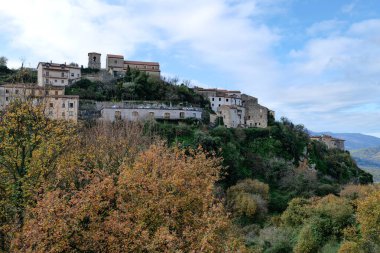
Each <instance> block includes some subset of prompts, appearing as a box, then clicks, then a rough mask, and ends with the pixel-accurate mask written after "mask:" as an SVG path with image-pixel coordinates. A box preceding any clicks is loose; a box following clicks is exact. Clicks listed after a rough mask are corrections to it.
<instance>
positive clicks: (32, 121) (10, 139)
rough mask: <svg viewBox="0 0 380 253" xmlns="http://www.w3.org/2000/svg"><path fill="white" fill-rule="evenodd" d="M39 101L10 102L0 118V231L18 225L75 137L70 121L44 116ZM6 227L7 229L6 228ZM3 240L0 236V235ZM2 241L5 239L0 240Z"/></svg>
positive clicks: (19, 225)
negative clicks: (60, 120) (54, 119)
mask: <svg viewBox="0 0 380 253" xmlns="http://www.w3.org/2000/svg"><path fill="white" fill-rule="evenodd" d="M43 109H44V108H43V105H40V106H34V105H33V104H32V102H31V101H26V102H21V101H15V102H12V103H11V104H10V105H9V106H8V107H7V108H6V111H5V113H4V114H3V115H2V117H1V121H0V192H1V194H0V206H1V209H0V232H1V233H2V234H3V235H5V234H6V233H7V232H9V229H8V228H9V225H11V227H13V228H16V229H17V228H21V227H22V226H23V223H24V213H25V209H26V207H27V206H29V205H32V204H34V203H35V201H36V195H37V194H38V193H39V192H40V191H41V190H43V188H42V186H43V184H44V182H46V181H47V180H48V179H49V177H51V176H52V173H53V172H54V171H55V168H56V166H57V160H58V157H60V155H62V154H63V153H64V151H65V150H66V149H67V147H68V145H67V144H68V143H69V142H70V140H71V138H73V137H75V135H74V128H73V125H72V124H71V123H69V122H59V121H53V120H50V119H48V118H47V117H46V116H45V115H44V110H43ZM7 229H8V230H7ZM0 237H1V239H3V240H4V236H0ZM2 244H3V245H5V244H6V243H5V241H3V242H2Z"/></svg>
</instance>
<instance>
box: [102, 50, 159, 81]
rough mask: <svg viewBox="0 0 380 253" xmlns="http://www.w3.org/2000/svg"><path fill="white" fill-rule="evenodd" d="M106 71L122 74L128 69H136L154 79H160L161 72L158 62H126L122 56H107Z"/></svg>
mask: <svg viewBox="0 0 380 253" xmlns="http://www.w3.org/2000/svg"><path fill="white" fill-rule="evenodd" d="M106 63H107V64H106V65H107V66H106V69H107V71H108V72H109V73H112V74H124V73H125V72H126V71H127V69H128V68H130V69H138V70H140V71H141V72H145V73H147V74H149V75H151V76H154V77H160V75H161V70H160V64H159V63H158V62H146V61H126V60H124V56H122V55H113V54H108V55H107V59H106Z"/></svg>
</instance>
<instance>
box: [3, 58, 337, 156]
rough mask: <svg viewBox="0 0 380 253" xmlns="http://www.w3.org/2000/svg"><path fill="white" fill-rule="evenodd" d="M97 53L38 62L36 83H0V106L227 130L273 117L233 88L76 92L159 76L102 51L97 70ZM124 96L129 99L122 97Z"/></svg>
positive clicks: (155, 68) (329, 141)
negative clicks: (23, 104)
mask: <svg viewBox="0 0 380 253" xmlns="http://www.w3.org/2000/svg"><path fill="white" fill-rule="evenodd" d="M101 56H102V55H101V54H100V53H96V52H90V53H88V65H87V68H84V67H83V66H81V67H79V65H78V64H75V63H71V64H66V63H53V62H52V61H50V62H39V63H38V65H37V69H36V70H34V71H36V72H37V82H36V83H27V82H22V83H20V82H12V83H0V109H3V108H5V107H6V106H7V105H8V104H9V103H10V102H11V101H12V100H14V99H32V100H33V102H34V103H35V104H40V103H42V102H43V103H44V105H45V113H46V115H47V116H48V117H50V118H52V119H63V120H72V121H74V122H77V121H78V120H79V121H81V120H96V121H110V122H114V121H117V120H128V121H136V120H152V119H154V120H164V121H184V120H198V121H202V122H203V123H205V124H208V125H212V126H213V125H222V126H224V127H226V128H266V127H267V126H268V121H270V120H274V118H275V112H274V111H273V110H270V109H269V108H267V107H265V106H263V105H260V104H259V102H258V98H256V97H253V96H250V95H247V94H242V93H241V91H238V90H224V89H216V88H212V89H204V88H201V87H193V88H190V87H186V88H187V89H188V90H191V92H192V93H193V95H192V96H196V95H198V96H200V97H201V98H198V99H197V100H196V101H192V100H194V99H187V98H182V99H181V98H179V99H178V98H177V99H175V98H173V97H172V98H171V97H170V96H169V98H167V99H164V98H159V99H141V97H140V98H135V97H133V96H131V97H129V99H123V98H121V99H114V98H109V99H107V98H102V99H96V98H95V99H93V98H92V99H88V98H87V95H88V93H90V90H89V89H84V90H83V93H82V94H80V95H78V92H76V91H77V89H76V84H79V83H81V82H86V81H88V82H93V83H96V85H100V84H108V83H115V82H117V81H120V80H121V81H122V86H123V87H124V86H125V87H128V85H129V84H130V83H131V82H128V80H127V79H128V78H127V77H128V76H131V75H133V72H137V73H143V74H144V76H145V78H147V79H150V80H157V81H159V80H162V77H161V69H160V64H159V63H158V62H146V61H130V60H125V59H124V56H122V55H114V54H107V56H106V67H105V68H102V66H101ZM131 73H132V74H131ZM129 81H130V80H129ZM153 82H154V81H153ZM143 88H144V87H143ZM125 93H128V91H126V92H125ZM190 96H191V94H190ZM125 97H127V98H128V96H127V95H125ZM164 97H165V96H164ZM144 98H146V97H144ZM200 99H203V102H202V103H200V102H199V100H200ZM313 140H317V141H321V142H324V143H325V144H326V145H327V146H328V147H329V148H338V149H341V150H344V140H338V139H334V138H333V137H331V136H329V137H328V138H326V137H323V136H316V137H313Z"/></svg>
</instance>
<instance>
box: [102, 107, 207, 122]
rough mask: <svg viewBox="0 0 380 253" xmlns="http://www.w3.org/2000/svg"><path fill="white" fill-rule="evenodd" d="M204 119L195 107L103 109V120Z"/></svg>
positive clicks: (200, 111)
mask: <svg viewBox="0 0 380 253" xmlns="http://www.w3.org/2000/svg"><path fill="white" fill-rule="evenodd" d="M189 118H194V119H198V120H201V119H202V109H201V108H195V107H187V108H186V107H173V106H163V105H151V104H125V105H123V106H107V107H104V108H103V109H101V120H104V121H111V122H113V121H116V120H128V121H136V120H149V119H164V120H183V119H189Z"/></svg>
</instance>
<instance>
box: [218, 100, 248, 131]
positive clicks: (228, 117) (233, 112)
mask: <svg viewBox="0 0 380 253" xmlns="http://www.w3.org/2000/svg"><path fill="white" fill-rule="evenodd" d="M217 114H218V115H219V116H220V117H222V118H223V123H224V126H225V127H227V128H237V127H244V125H245V124H244V115H245V108H244V107H241V106H236V105H222V106H219V107H218V109H217Z"/></svg>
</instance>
